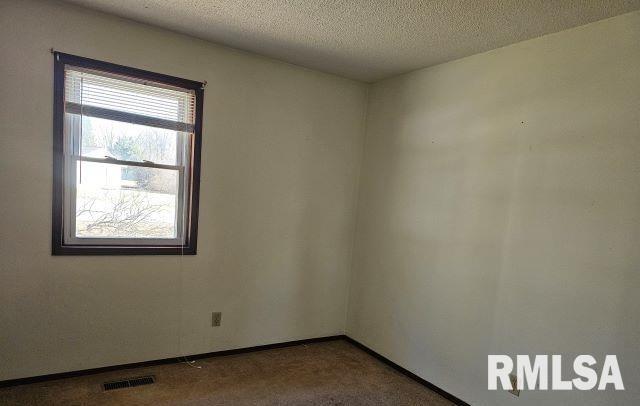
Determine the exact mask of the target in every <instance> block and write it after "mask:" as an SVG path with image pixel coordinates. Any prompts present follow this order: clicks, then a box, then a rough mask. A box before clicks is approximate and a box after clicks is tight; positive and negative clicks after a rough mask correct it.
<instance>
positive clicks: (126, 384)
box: [102, 375, 156, 391]
mask: <svg viewBox="0 0 640 406" xmlns="http://www.w3.org/2000/svg"><path fill="white" fill-rule="evenodd" d="M155 381H156V380H155V377H154V376H153V375H149V376H140V377H138V378H128V379H121V380H119V381H111V382H105V383H103V384H102V388H103V389H104V390H105V391H108V390H114V389H125V388H134V387H136V386H141V385H151V384H152V383H155Z"/></svg>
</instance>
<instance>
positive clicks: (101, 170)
mask: <svg viewBox="0 0 640 406" xmlns="http://www.w3.org/2000/svg"><path fill="white" fill-rule="evenodd" d="M58 55H59V56H66V57H70V58H71V59H74V60H78V61H80V62H81V63H80V64H74V63H64V64H63V65H62V66H61V67H59V68H61V69H62V72H59V73H58V75H63V77H64V86H63V90H62V91H60V90H58V92H57V95H56V97H58V98H59V97H60V96H62V103H61V104H62V107H63V113H62V114H63V120H62V133H63V134H62V137H61V139H62V143H63V145H62V152H63V154H62V155H63V164H62V167H63V168H62V172H63V182H62V183H63V188H62V189H63V190H62V193H61V194H62V207H61V213H59V214H60V215H62V218H63V221H58V222H56V220H55V216H56V213H55V211H56V207H55V206H56V204H55V196H54V228H56V227H55V226H56V224H59V225H60V226H61V228H62V230H54V253H56V246H57V245H60V246H62V247H65V246H68V247H82V246H87V247H89V246H90V247H120V248H124V247H144V248H153V247H164V248H179V250H173V251H167V250H164V251H163V252H160V253H180V252H184V249H185V247H186V248H187V249H188V252H187V253H195V232H194V231H196V230H197V224H194V221H197V190H198V189H197V186H198V185H197V181H198V179H196V178H197V177H198V175H199V173H198V172H199V164H198V165H195V167H194V163H195V162H194V158H199V151H196V147H199V135H200V134H198V132H199V127H200V126H199V125H198V120H197V119H198V117H196V111H197V109H198V102H199V103H200V106H201V97H202V87H201V86H200V87H199V88H198V87H197V86H188V87H184V88H183V87H180V86H175V85H173V84H170V83H165V82H163V81H154V80H149V78H147V77H145V76H147V75H145V74H149V75H157V74H153V73H149V72H144V71H137V70H134V69H132V71H135V73H140V72H142V73H143V74H142V75H135V74H133V75H130V74H127V72H124V73H123V72H119V71H122V70H127V69H129V68H124V67H120V66H118V65H111V64H106V63H101V62H98V61H92V60H88V61H90V62H92V63H93V62H94V64H98V65H100V64H104V65H106V67H107V68H110V67H115V68H116V69H114V70H115V71H116V72H114V71H113V70H111V69H95V68H93V67H86V66H83V65H84V64H83V63H82V62H83V61H85V59H84V58H79V57H71V56H68V55H64V54H58ZM64 59H68V58H64ZM59 62H60V59H59V57H58V61H57V63H59ZM92 63H89V65H92ZM158 76H164V75H158ZM174 79H177V78H174ZM177 80H180V79H177ZM185 82H189V81H185ZM193 83H194V84H196V85H201V84H198V83H197V82H193ZM189 84H190V83H189ZM59 93H62V94H59ZM198 96H199V97H200V100H198ZM58 107H60V106H58ZM58 111H59V110H58ZM200 111H201V107H200ZM58 153H59V152H58ZM54 177H55V176H54ZM194 181H195V182H194ZM194 183H195V185H194ZM57 186H58V187H59V186H60V185H57ZM194 186H195V187H194ZM55 187H56V185H54V188H55ZM54 194H55V192H54ZM194 209H195V210H194ZM59 211H60V210H59ZM56 231H58V232H60V234H61V236H60V238H59V239H56V235H55V233H56ZM57 242H58V243H59V244H57ZM58 251H59V252H58V253H73V252H69V251H72V250H66V251H67V252H60V251H65V250H58ZM143 251H144V250H143ZM143 251H140V250H138V251H137V252H133V253H147V252H143ZM147 251H148V253H154V251H153V250H147ZM191 251H193V252H191ZM92 252H95V250H93V251H92ZM125 252H126V250H125ZM129 252H131V250H129ZM156 252H157V251H156ZM114 253H120V252H114ZM123 253H124V252H123Z"/></svg>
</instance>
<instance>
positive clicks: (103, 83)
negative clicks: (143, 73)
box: [65, 66, 195, 133]
mask: <svg viewBox="0 0 640 406" xmlns="http://www.w3.org/2000/svg"><path fill="white" fill-rule="evenodd" d="M65 111H66V112H67V113H70V114H77V115H84V116H89V117H96V118H103V119H108V120H115V121H122V122H127V123H133V124H140V125H145V126H150V127H157V128H164V129H167V130H174V131H183V132H188V133H192V132H194V124H195V92H194V91H193V90H187V89H180V88H174V87H171V86H169V85H166V84H160V83H156V82H149V81H146V80H142V79H138V78H133V77H128V76H124V75H116V74H111V73H104V72H98V71H92V70H88V69H83V68H76V67H73V66H67V67H66V68H65Z"/></svg>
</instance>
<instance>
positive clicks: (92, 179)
mask: <svg viewBox="0 0 640 406" xmlns="http://www.w3.org/2000/svg"><path fill="white" fill-rule="evenodd" d="M76 175H77V177H76V186H77V188H76V237H79V238H178V229H179V226H178V213H177V212H178V198H179V194H180V193H179V176H180V175H179V171H177V170H171V169H156V168H142V167H135V166H122V165H114V164H104V163H97V162H78V163H77V174H76Z"/></svg>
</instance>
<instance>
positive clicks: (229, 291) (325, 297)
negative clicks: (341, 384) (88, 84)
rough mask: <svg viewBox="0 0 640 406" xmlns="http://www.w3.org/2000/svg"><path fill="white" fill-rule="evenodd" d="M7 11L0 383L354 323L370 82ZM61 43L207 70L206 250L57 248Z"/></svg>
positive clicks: (326, 331)
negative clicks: (352, 271) (55, 156)
mask: <svg viewBox="0 0 640 406" xmlns="http://www.w3.org/2000/svg"><path fill="white" fill-rule="evenodd" d="M0 7H1V9H0V188H1V190H2V192H1V193H0V238H1V239H0V258H1V260H0V380H3V379H10V378H19V377H24V376H33V375H38V374H46V373H53V372H62V371H70V370H78V369H84V368H92V367H99V366H104V365H113V364H121V363H129V362H135V361H143V360H150V359H157V358H164V357H172V356H177V355H180V354H193V353H202V352H207V351H214V350H221V349H228V348H238V347H244V346H252V345H259V344H267V343H272V342H282V341H287V340H295V339H302V338H308V337H318V336H325V335H332V334H339V333H342V332H343V331H344V323H345V316H346V298H347V285H348V274H349V266H350V249H351V247H352V241H353V219H354V218H355V217H354V210H355V206H356V201H355V199H356V180H357V174H358V170H359V166H360V155H361V150H362V137H363V135H364V132H363V118H364V108H365V103H366V87H365V85H362V84H359V83H356V82H353V81H349V80H345V79H341V78H338V77H335V76H331V75H326V74H322V73H318V72H314V71H311V70H307V69H303V68H299V67H295V66H292V65H288V64H284V63H280V62H276V61H273V60H269V59H265V58H261V57H257V56H252V55H250V54H247V53H242V52H238V51H234V50H230V49H226V48H223V47H219V46H215V45H212V44H210V43H207V42H204V41H200V40H196V39H193V38H189V37H186V36H182V35H178V34H175V33H172V32H169V31H165V30H161V29H156V28H153V27H149V26H145V25H141V24H137V23H133V22H130V21H127V20H123V19H118V18H114V17H110V16H107V15H103V14H99V13H94V12H91V11H85V10H83V9H80V8H75V7H72V6H68V5H65V4H61V3H56V2H33V1H31V0H28V1H24V0H19V1H18V0H16V1H4V0H3V1H0ZM51 47H53V48H55V49H57V50H60V51H63V52H67V53H72V54H77V55H81V56H86V57H91V58H96V59H101V60H106V61H110V62H115V63H120V64H124V65H129V66H134V67H138V68H143V69H149V70H153V71H157V72H161V73H165V74H170V75H175V76H180V77H184V78H188V79H194V80H200V81H202V80H206V81H208V86H207V89H206V92H205V109H204V133H203V150H202V181H201V192H202V196H201V200H200V231H199V241H198V243H199V245H198V255H197V256H192V257H185V258H184V259H182V258H179V257H175V256H171V257H159V256H156V257H153V256H151V257H52V256H51V255H50V251H51V248H50V239H51V237H50V235H51V219H50V217H51V207H50V206H51V166H52V159H51V156H52V133H51V128H52V88H53V83H52V72H53V57H52V55H51V54H50V53H49V48H51ZM212 311H222V312H223V324H222V326H221V327H220V328H216V329H214V328H211V312H212Z"/></svg>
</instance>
